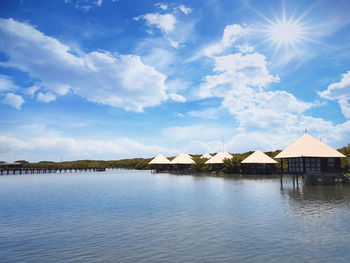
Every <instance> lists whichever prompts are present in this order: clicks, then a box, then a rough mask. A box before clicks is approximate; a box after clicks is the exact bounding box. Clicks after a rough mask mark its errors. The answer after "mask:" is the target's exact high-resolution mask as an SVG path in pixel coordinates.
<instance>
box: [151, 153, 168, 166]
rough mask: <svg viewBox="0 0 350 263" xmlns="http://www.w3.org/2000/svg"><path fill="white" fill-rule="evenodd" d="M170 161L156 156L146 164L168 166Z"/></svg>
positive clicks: (159, 155) (160, 155) (161, 156)
mask: <svg viewBox="0 0 350 263" xmlns="http://www.w3.org/2000/svg"><path fill="white" fill-rule="evenodd" d="M169 163H170V161H169V160H168V159H167V158H165V157H164V156H163V155H162V154H158V155H157V156H156V157H154V158H153V159H152V160H151V161H150V162H149V163H148V164H169Z"/></svg>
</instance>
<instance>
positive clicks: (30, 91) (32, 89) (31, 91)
mask: <svg viewBox="0 0 350 263" xmlns="http://www.w3.org/2000/svg"><path fill="white" fill-rule="evenodd" d="M39 89H40V87H38V86H37V85H33V86H31V87H29V88H27V90H26V93H27V94H29V95H31V96H34V94H35V92H37V91H38V90H39Z"/></svg>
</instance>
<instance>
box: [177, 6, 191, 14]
mask: <svg viewBox="0 0 350 263" xmlns="http://www.w3.org/2000/svg"><path fill="white" fill-rule="evenodd" d="M179 9H180V10H181V11H182V12H183V13H184V14H185V15H188V14H189V13H191V12H192V9H191V8H189V7H186V6H184V5H180V6H179Z"/></svg>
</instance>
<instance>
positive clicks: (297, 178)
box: [296, 174, 299, 187]
mask: <svg viewBox="0 0 350 263" xmlns="http://www.w3.org/2000/svg"><path fill="white" fill-rule="evenodd" d="M296 177H297V187H299V175H298V174H297V175H296Z"/></svg>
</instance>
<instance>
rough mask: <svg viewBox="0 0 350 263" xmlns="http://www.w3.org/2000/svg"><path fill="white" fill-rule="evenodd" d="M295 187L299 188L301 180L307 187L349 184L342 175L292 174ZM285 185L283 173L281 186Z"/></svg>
mask: <svg viewBox="0 0 350 263" xmlns="http://www.w3.org/2000/svg"><path fill="white" fill-rule="evenodd" d="M290 177H291V178H292V181H293V186H294V187H295V185H296V186H299V179H303V180H304V184H305V185H317V184H322V185H331V184H335V183H342V182H347V181H348V180H347V178H346V177H345V176H344V175H343V174H341V173H305V174H291V175H290ZM282 183H283V173H282V174H281V184H282Z"/></svg>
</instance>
